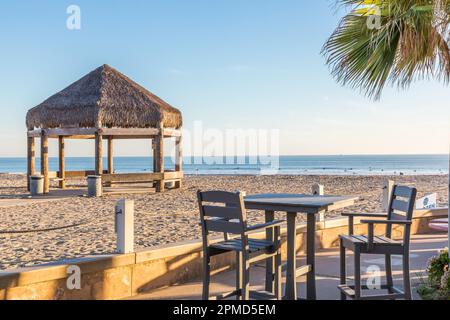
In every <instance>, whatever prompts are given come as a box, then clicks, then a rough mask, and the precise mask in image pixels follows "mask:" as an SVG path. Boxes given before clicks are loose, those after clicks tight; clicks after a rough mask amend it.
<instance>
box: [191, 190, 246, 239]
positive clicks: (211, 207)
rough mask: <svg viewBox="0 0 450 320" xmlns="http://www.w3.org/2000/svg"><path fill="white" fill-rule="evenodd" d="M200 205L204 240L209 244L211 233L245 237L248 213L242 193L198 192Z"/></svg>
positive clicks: (225, 236)
mask: <svg viewBox="0 0 450 320" xmlns="http://www.w3.org/2000/svg"><path fill="white" fill-rule="evenodd" d="M197 198H198V204H199V209H200V219H201V225H202V234H203V240H204V242H206V243H205V244H206V245H207V243H208V234H209V233H210V232H219V233H223V234H224V238H225V240H227V237H228V234H240V235H244V233H245V230H246V227H247V213H246V210H245V205H244V199H243V195H242V193H241V192H226V191H205V192H202V191H198V192H197Z"/></svg>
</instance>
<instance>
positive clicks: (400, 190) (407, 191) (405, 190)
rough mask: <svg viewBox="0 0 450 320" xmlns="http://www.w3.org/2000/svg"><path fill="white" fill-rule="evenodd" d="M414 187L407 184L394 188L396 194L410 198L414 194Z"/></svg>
mask: <svg viewBox="0 0 450 320" xmlns="http://www.w3.org/2000/svg"><path fill="white" fill-rule="evenodd" d="M412 192H413V189H412V188H410V187H406V186H396V187H395V190H394V195H395V196H398V197H403V198H410V197H411V195H412Z"/></svg>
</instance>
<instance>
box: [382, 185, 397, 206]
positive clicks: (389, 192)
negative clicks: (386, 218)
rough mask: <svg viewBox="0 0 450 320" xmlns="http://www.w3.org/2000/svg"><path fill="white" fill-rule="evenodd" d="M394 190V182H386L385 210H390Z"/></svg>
mask: <svg viewBox="0 0 450 320" xmlns="http://www.w3.org/2000/svg"><path fill="white" fill-rule="evenodd" d="M393 188H394V181H392V180H386V181H385V182H384V186H383V210H384V211H385V212H387V211H388V210H389V203H390V201H391V196H392V189H393Z"/></svg>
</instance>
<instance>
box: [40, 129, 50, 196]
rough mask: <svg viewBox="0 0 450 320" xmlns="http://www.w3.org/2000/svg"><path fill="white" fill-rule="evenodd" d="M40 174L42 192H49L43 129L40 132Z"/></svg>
mask: <svg viewBox="0 0 450 320" xmlns="http://www.w3.org/2000/svg"><path fill="white" fill-rule="evenodd" d="M41 174H42V176H43V177H44V193H49V191H50V184H49V176H48V136H47V132H46V131H45V130H42V133H41Z"/></svg>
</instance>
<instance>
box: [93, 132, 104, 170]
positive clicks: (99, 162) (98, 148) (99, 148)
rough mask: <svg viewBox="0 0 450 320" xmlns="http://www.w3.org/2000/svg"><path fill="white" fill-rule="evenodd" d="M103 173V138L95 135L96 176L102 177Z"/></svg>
mask: <svg viewBox="0 0 450 320" xmlns="http://www.w3.org/2000/svg"><path fill="white" fill-rule="evenodd" d="M102 173H103V137H102V136H101V135H100V134H98V133H96V134H95V174H96V175H98V176H100V175H102Z"/></svg>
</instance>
